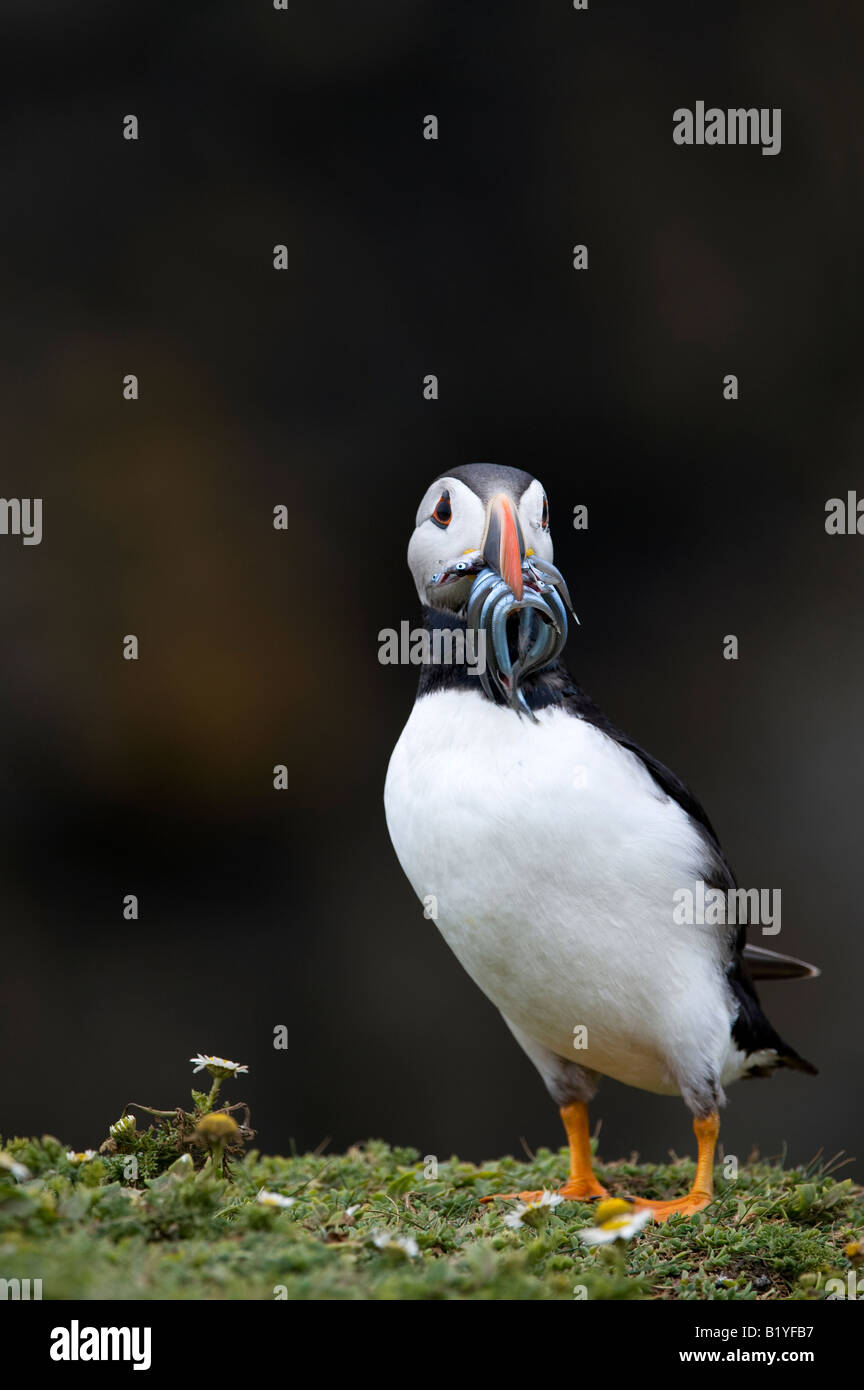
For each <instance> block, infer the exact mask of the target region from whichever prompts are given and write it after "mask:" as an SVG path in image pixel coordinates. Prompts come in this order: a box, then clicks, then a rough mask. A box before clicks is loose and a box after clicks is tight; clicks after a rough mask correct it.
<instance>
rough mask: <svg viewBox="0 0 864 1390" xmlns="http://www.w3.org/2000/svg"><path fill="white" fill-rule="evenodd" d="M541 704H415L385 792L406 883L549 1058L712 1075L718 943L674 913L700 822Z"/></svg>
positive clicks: (721, 1033) (723, 999)
mask: <svg viewBox="0 0 864 1390" xmlns="http://www.w3.org/2000/svg"><path fill="white" fill-rule="evenodd" d="M538 718H539V723H538V724H532V723H531V722H530V721H529V720H528V719H524V718H523V719H520V718H518V717H517V715H516V714H515V713H514V712H513V711H512V710H509V709H505V708H504V707H501V706H497V705H493V704H492V703H491V701H489V700H487V699H485V698H484V697H483V696H482V695H481V694H480V693H479V692H478V693H477V694H474V693H473V692H466V691H443V692H440V693H438V694H434V695H428V696H425V697H424V698H423V699H421V700H419V701H418V702H417V703H416V704H415V706H414V710H413V712H412V714H411V717H410V719H409V720H408V723H407V725H406V726H405V729H404V730H403V733H402V736H401V738H400V739H399V742H398V744H397V745H396V748H395V750H394V752H393V756H392V758H391V760H390V767H389V769H388V773H387V783H386V787H385V793H384V800H385V808H386V814H387V824H388V827H389V830H390V836H391V838H392V841H393V845H394V847H395V850H396V853H397V855H398V857H399V861H400V863H401V865H402V867H403V869H404V871H405V873H406V875H407V877H408V879H409V881H410V882H411V884H412V886H413V888H414V890H415V892H416V893H417V894H418V896H419V897H420V898H421V899H425V898H427V897H430V896H431V897H433V898H434V899H435V900H436V901H437V913H438V916H437V925H438V927H439V928H440V930H441V932H442V934H443V936H444V937H445V939H446V940H447V942H448V944H449V945H450V946H451V947H452V949H453V951H454V952H455V953H456V955H457V956H458V958H459V960H460V961H461V962H462V965H463V966H464V967H465V969H466V970H467V971H468V973H469V974H470V975H471V976H472V978H473V979H474V980H475V981H476V983H477V984H478V985H479V986H480V988H481V989H482V990H483V991H484V993H485V994H487V995H488V996H489V998H490V999H491V1000H493V1002H494V1003H495V1004H496V1005H497V1006H498V1007H499V1008H500V1009H501V1010H502V1012H503V1013H504V1014H506V1015H507V1017H508V1018H510V1019H512V1020H513V1022H514V1023H516V1024H517V1025H518V1027H520V1028H521V1029H523V1030H524V1031H525V1032H526V1033H527V1034H528V1035H529V1036H530V1037H532V1038H534V1039H535V1040H536V1041H538V1042H540V1043H543V1044H544V1045H545V1046H546V1047H548V1048H550V1049H551V1050H552V1051H553V1052H555V1053H557V1054H558V1055H559V1056H561V1057H566V1058H568V1059H569V1060H571V1061H576V1062H579V1063H580V1064H582V1065H584V1066H588V1067H591V1068H594V1069H596V1070H597V1071H600V1072H602V1073H604V1074H605V1075H609V1076H613V1077H616V1078H617V1079H618V1080H620V1081H624V1082H627V1083H629V1084H630V1085H635V1086H641V1087H643V1088H644V1089H646V1090H653V1091H661V1092H668V1093H674V1092H677V1091H678V1090H679V1089H680V1087H681V1084H682V1081H686V1080H687V1079H688V1078H693V1079H695V1080H700V1079H702V1078H704V1077H705V1076H706V1075H707V1074H711V1073H713V1074H715V1075H717V1074H719V1072H720V1071H721V1070H722V1069H723V1063H724V1059H725V1058H726V1056H727V1054H728V1051H729V1046H730V1042H729V1026H730V1017H731V1007H730V1003H729V999H728V996H727V993H726V991H725V989H724V987H723V980H722V964H721V946H720V942H719V940H718V938H717V935H716V933H715V931H714V930H713V929H712V928H711V927H700V926H680V925H675V923H674V922H673V909H674V905H675V900H674V896H673V895H674V894H675V892H676V890H677V889H681V888H685V887H690V888H693V887H694V886H695V884H696V882H697V881H698V880H700V879H701V878H702V877H703V873H704V864H705V858H706V854H705V846H704V843H703V841H702V839H701V836H700V834H699V832H698V830H697V829H696V827H695V826H694V825H693V823H692V822H691V821H690V819H689V817H688V816H687V815H686V814H685V813H684V811H683V810H682V809H681V807H680V806H679V805H678V804H677V802H675V801H673V800H671V799H670V798H668V797H666V796H665V794H664V793H663V792H662V791H661V790H660V788H659V787H658V786H657V785H656V783H655V782H654V780H653V778H652V777H651V776H650V774H649V773H648V771H647V769H646V768H645V767H644V766H643V764H642V763H641V762H640V761H639V759H638V758H637V757H636V756H635V755H634V754H632V753H630V752H628V751H627V750H626V749H623V748H621V747H620V745H619V744H617V743H616V742H615V741H614V740H613V739H610V738H608V737H607V736H606V735H605V734H603V733H601V732H600V731H599V730H598V729H596V728H595V727H594V726H593V725H591V724H588V723H586V722H585V721H583V720H581V719H576V718H574V717H573V716H572V715H570V714H566V713H564V712H562V711H560V710H551V709H550V710H546V711H543V712H541V713H540V714H539V716H538ZM583 1028H584V1029H585V1030H586V1031H587V1048H584V1049H581V1048H579V1049H577V1048H575V1047H574V1040H575V1041H579V1040H580V1039H581V1034H580V1033H578V1032H576V1030H579V1029H583Z"/></svg>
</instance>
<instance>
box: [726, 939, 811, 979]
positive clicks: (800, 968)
mask: <svg viewBox="0 0 864 1390" xmlns="http://www.w3.org/2000/svg"><path fill="white" fill-rule="evenodd" d="M741 954H742V955H743V957H744V959H745V960H746V962H747V968H748V970H749V971H750V978H751V979H753V980H815V979H816V977H817V975H821V974H822V971H821V970H820V969H819V967H818V965H808V963H807V961H806V960H798V958H797V957H796V956H781V954H780V952H779V951H769V950H768V948H767V947H766V946H751V945H750V943H749V941H748V943H747V944H746V946H745V947H744V949H743V951H742V953H741Z"/></svg>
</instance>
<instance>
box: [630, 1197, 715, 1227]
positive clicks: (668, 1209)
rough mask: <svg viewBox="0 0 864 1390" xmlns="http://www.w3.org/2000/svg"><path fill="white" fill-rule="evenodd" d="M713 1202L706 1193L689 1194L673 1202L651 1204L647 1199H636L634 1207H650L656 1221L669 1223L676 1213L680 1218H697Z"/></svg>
mask: <svg viewBox="0 0 864 1390" xmlns="http://www.w3.org/2000/svg"><path fill="white" fill-rule="evenodd" d="M713 1200H714V1199H713V1197H709V1196H708V1195H707V1193H704V1192H688V1193H687V1196H686V1197H677V1198H675V1199H674V1200H673V1201H671V1202H649V1201H648V1200H647V1199H646V1198H645V1197H634V1198H633V1205H634V1207H641V1208H642V1209H643V1210H644V1209H645V1208H646V1207H648V1208H649V1210H650V1211H651V1212H653V1214H654V1220H655V1221H668V1220H669V1217H670V1216H674V1214H675V1213H676V1212H677V1213H678V1215H679V1216H695V1215H696V1213H697V1211H702V1210H703V1209H704V1208H705V1207H707V1205H708V1203H709V1202H711V1201H713Z"/></svg>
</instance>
